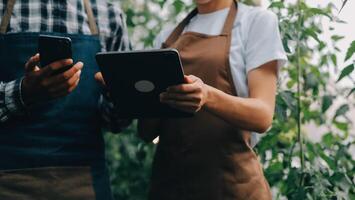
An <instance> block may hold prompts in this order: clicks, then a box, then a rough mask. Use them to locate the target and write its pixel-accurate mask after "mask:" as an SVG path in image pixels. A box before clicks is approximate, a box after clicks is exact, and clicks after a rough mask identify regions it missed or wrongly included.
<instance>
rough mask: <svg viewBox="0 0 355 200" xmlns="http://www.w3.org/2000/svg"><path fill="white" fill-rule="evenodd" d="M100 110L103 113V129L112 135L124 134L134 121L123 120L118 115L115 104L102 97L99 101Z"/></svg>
mask: <svg viewBox="0 0 355 200" xmlns="http://www.w3.org/2000/svg"><path fill="white" fill-rule="evenodd" d="M99 108H100V111H101V117H102V124H103V128H104V129H106V130H107V131H110V132H112V133H119V132H122V131H123V130H124V129H125V128H127V127H128V126H129V125H130V124H131V123H132V121H133V120H132V119H122V118H120V117H119V116H118V114H117V108H115V106H114V105H113V103H112V102H111V101H110V100H109V99H107V97H104V96H103V95H101V97H100V100H99Z"/></svg>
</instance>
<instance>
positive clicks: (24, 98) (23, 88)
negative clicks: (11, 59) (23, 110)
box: [20, 77, 33, 107]
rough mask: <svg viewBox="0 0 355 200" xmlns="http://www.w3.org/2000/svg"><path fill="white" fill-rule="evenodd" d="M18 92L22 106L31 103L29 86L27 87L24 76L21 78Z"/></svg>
mask: <svg viewBox="0 0 355 200" xmlns="http://www.w3.org/2000/svg"><path fill="white" fill-rule="evenodd" d="M20 94H21V102H22V104H23V106H24V107H28V106H30V105H32V104H33V101H32V99H31V98H30V97H31V95H30V93H29V88H28V84H27V81H26V77H24V78H22V80H21V84H20Z"/></svg>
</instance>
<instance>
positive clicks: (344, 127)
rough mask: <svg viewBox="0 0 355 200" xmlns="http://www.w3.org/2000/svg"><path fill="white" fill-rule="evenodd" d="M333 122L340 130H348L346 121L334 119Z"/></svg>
mask: <svg viewBox="0 0 355 200" xmlns="http://www.w3.org/2000/svg"><path fill="white" fill-rule="evenodd" d="M334 124H335V126H336V127H337V128H338V129H339V130H342V131H347V130H348V127H349V126H348V123H346V122H337V121H334Z"/></svg>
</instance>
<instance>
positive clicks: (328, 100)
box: [322, 95, 334, 113]
mask: <svg viewBox="0 0 355 200" xmlns="http://www.w3.org/2000/svg"><path fill="white" fill-rule="evenodd" d="M333 99H334V97H333V96H331V95H325V96H323V101H322V112H323V113H324V112H325V111H327V110H328V108H329V107H330V106H331V105H332V103H333Z"/></svg>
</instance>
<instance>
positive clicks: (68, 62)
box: [39, 59, 73, 78]
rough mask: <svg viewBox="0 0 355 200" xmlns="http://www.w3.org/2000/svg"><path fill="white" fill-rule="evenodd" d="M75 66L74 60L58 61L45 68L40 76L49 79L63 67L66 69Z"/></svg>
mask: <svg viewBox="0 0 355 200" xmlns="http://www.w3.org/2000/svg"><path fill="white" fill-rule="evenodd" d="M72 64H73V60H72V59H64V60H60V61H56V62H53V63H51V64H49V65H47V66H45V67H44V68H43V69H41V70H40V71H39V72H40V73H39V75H40V76H41V77H42V78H43V77H47V76H49V75H51V74H53V73H54V72H55V71H56V70H58V69H60V68H62V67H66V66H69V65H72Z"/></svg>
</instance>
